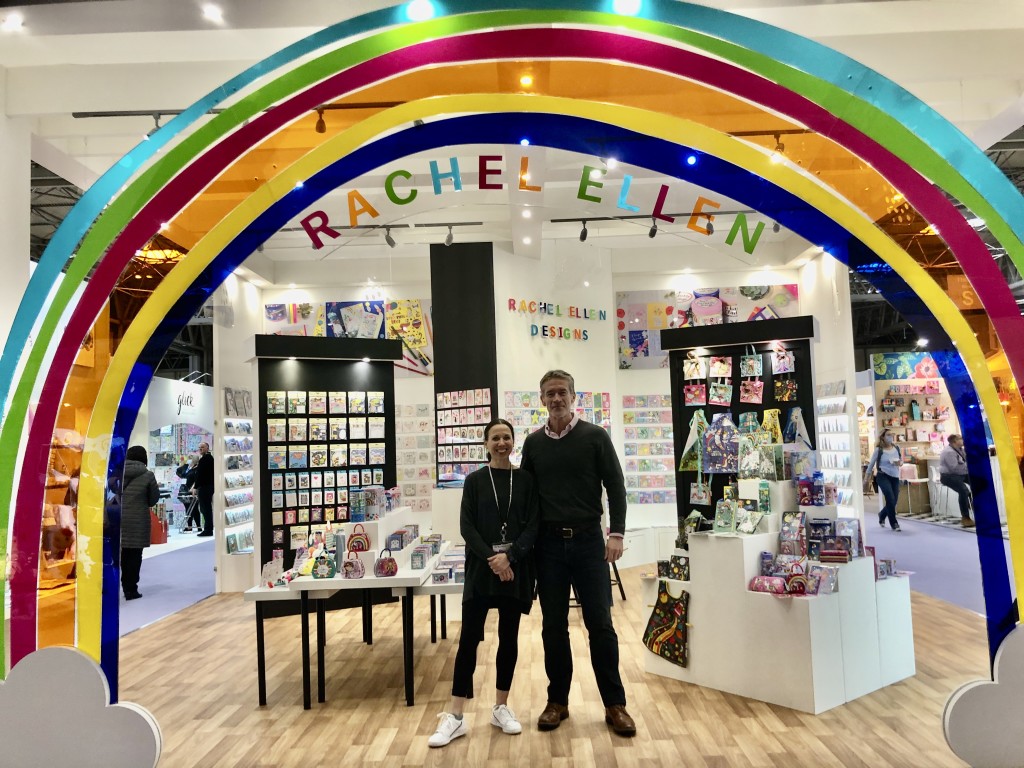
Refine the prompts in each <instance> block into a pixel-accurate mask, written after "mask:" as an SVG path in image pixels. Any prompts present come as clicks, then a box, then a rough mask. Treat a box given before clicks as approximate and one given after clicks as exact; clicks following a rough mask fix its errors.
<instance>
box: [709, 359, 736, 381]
mask: <svg viewBox="0 0 1024 768" xmlns="http://www.w3.org/2000/svg"><path fill="white" fill-rule="evenodd" d="M708 376H710V377H711V378H713V379H721V378H728V377H730V376H732V358H731V357H728V356H718V355H715V356H712V358H711V362H710V364H709V366H708Z"/></svg>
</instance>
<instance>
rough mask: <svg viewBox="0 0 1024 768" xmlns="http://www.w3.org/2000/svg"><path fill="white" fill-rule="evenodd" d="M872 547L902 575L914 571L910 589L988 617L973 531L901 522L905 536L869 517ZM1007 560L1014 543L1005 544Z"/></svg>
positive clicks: (976, 542) (903, 520)
mask: <svg viewBox="0 0 1024 768" xmlns="http://www.w3.org/2000/svg"><path fill="white" fill-rule="evenodd" d="M865 518H866V519H865V525H866V526H867V529H868V530H867V533H868V543H869V544H871V545H873V546H874V547H875V548H876V553H877V555H878V557H883V558H892V559H894V560H895V561H896V567H897V568H898V569H899V570H901V571H913V574H914V575H913V576H911V577H910V588H911V589H912V590H914V591H915V592H923V593H924V594H926V595H931V596H932V597H937V598H939V599H940V600H945V601H946V602H949V603H953V604H954V605H959V606H960V607H961V608H966V609H967V610H969V611H974V612H975V613H978V614H981V615H982V616H984V615H985V600H984V597H983V595H982V588H981V566H980V565H979V564H978V537H977V536H976V535H975V534H974V532H973V531H965V530H961V529H959V528H947V527H945V526H940V525H931V524H929V523H921V522H916V521H914V520H908V519H907V518H905V517H900V518H899V523H900V528H902V529H903V530H902V532H901V533H895V532H893V531H890V530H889V529H888V528H886V529H885V530H884V531H883V530H882V529H881V528H879V527H878V524H877V523H875V522H873V521H872V520H871V517H870V516H868V515H865ZM1003 546H1004V547H1005V550H1006V558H1007V561H1009V558H1010V543H1009V542H1008V541H1004V542H1003Z"/></svg>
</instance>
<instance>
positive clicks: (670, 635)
mask: <svg viewBox="0 0 1024 768" xmlns="http://www.w3.org/2000/svg"><path fill="white" fill-rule="evenodd" d="M689 602H690V595H689V593H688V592H686V591H681V592H680V593H679V595H678V596H677V595H673V594H672V593H671V592H669V589H668V584H666V583H665V582H664V581H659V582H658V597H657V599H656V600H655V602H654V609H653V610H652V611H651V617H650V619H648V621H647V627H646V629H645V630H644V635H643V640H644V645H645V646H646V647H647V649H648V650H649V651H651V653H653V654H655V655H657V656H660V657H661V658H663V659H665V660H666V661H669V662H671V663H673V664H677V665H678V666H680V667H685V666H686V663H687V625H686V621H687V614H688V607H689Z"/></svg>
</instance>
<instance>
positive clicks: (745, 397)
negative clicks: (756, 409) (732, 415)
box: [740, 379, 764, 405]
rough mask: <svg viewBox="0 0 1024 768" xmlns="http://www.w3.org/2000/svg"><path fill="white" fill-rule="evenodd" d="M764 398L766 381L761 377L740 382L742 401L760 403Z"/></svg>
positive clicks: (752, 403)
mask: <svg viewBox="0 0 1024 768" xmlns="http://www.w3.org/2000/svg"><path fill="white" fill-rule="evenodd" d="M763 398H764V382H763V381H761V380H760V379H755V380H752V381H741V382H740V402H741V403H749V404H751V405H760V404H761V402H762V399H763Z"/></svg>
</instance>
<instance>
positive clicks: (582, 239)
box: [580, 219, 587, 243]
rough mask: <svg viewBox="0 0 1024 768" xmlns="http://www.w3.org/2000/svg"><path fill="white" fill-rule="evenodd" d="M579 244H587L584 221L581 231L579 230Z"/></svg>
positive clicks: (585, 223)
mask: <svg viewBox="0 0 1024 768" xmlns="http://www.w3.org/2000/svg"><path fill="white" fill-rule="evenodd" d="M580 242H581V243H585V242H587V222H586V220H585V219H584V221H583V229H581V230H580Z"/></svg>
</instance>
